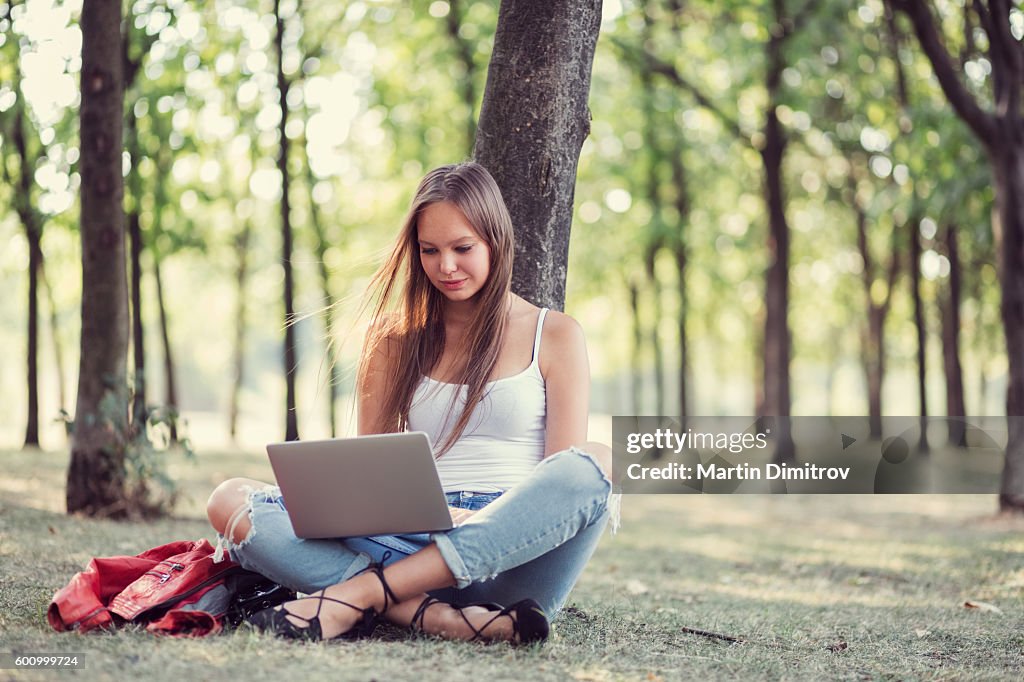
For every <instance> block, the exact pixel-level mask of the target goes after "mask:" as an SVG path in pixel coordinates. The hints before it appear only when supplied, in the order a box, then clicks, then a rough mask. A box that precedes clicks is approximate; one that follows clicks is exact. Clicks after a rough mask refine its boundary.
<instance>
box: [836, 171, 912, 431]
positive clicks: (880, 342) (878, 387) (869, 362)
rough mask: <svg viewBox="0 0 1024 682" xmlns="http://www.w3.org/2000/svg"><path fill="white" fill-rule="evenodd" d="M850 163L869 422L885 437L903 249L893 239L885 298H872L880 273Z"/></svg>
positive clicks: (862, 355) (871, 428)
mask: <svg viewBox="0 0 1024 682" xmlns="http://www.w3.org/2000/svg"><path fill="white" fill-rule="evenodd" d="M848 161H849V163H850V175H849V191H850V203H851V205H852V206H853V209H854V212H855V214H856V222H857V250H858V251H859V252H860V257H861V260H862V261H863V262H864V267H863V269H862V270H861V281H862V282H863V284H864V299H865V308H866V309H867V329H866V330H865V331H864V333H863V336H862V341H861V359H862V363H863V365H864V376H865V378H866V380H867V388H868V424H869V435H870V437H871V438H872V439H876V440H877V439H881V437H882V385H883V383H884V382H885V321H886V318H887V317H888V316H889V308H890V307H891V305H892V293H893V290H894V289H895V286H896V277H897V275H898V273H899V268H900V259H899V251H898V249H897V248H896V245H895V239H894V240H893V241H894V243H893V249H892V259H891V260H890V261H889V266H888V268H887V269H886V291H885V298H884V299H883V300H882V301H881V302H879V303H875V301H874V300H873V299H872V297H871V289H872V287H873V286H874V283H875V278H876V277H877V273H876V272H875V260H874V258H873V257H872V256H871V249H870V248H869V247H868V231H867V213H866V211H865V210H864V207H863V206H862V205H861V203H860V200H859V199H858V197H857V181H856V179H855V176H854V170H853V169H854V165H853V159H848Z"/></svg>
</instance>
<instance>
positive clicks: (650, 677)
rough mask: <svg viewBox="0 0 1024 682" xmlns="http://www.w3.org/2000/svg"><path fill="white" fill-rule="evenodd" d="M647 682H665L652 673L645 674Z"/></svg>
mask: <svg viewBox="0 0 1024 682" xmlns="http://www.w3.org/2000/svg"><path fill="white" fill-rule="evenodd" d="M647 682H665V681H664V679H663V678H661V677H659V676H658V675H655V674H654V673H647Z"/></svg>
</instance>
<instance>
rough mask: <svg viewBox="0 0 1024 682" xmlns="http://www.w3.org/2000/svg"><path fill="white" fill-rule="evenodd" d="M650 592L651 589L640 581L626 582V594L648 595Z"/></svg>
mask: <svg viewBox="0 0 1024 682" xmlns="http://www.w3.org/2000/svg"><path fill="white" fill-rule="evenodd" d="M649 590H650V588H649V587H647V585H645V584H644V583H642V582H640V581H639V580H627V581H626V592H629V593H630V594H646V593H647V592H648V591H649Z"/></svg>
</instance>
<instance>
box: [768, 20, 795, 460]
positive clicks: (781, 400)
mask: <svg viewBox="0 0 1024 682" xmlns="http://www.w3.org/2000/svg"><path fill="white" fill-rule="evenodd" d="M774 5H775V12H776V22H777V23H778V24H779V25H780V26H781V23H782V18H783V16H782V15H783V11H782V2H781V0H776V2H775V3H774ZM784 38H785V34H784V33H782V32H781V31H780V32H777V33H773V34H772V37H771V39H770V40H769V41H768V46H767V58H768V75H767V78H766V79H765V87H766V89H767V91H768V102H769V104H768V110H767V112H766V113H765V123H764V147H763V148H762V149H761V150H760V151H761V159H762V162H763V163H764V193H765V204H766V206H767V208H768V272H767V274H766V276H765V321H764V404H763V405H762V410H763V414H764V415H766V416H773V417H778V418H779V424H784V425H785V427H786V428H780V429H779V433H777V434H776V450H775V454H774V457H773V459H774V460H775V461H776V462H786V461H792V460H793V458H794V454H795V446H794V444H793V440H792V436H791V434H790V429H789V428H788V426H789V423H788V419H789V412H790V405H791V399H790V385H789V361H790V335H789V320H788V313H789V224H788V223H787V221H786V200H785V197H784V195H783V189H782V185H783V183H782V161H783V158H784V156H785V153H786V142H787V141H786V137H785V133H784V132H783V130H782V124H781V123H780V122H779V116H778V103H779V97H780V90H781V83H782V81H781V79H782V71H783V70H784V68H785V59H784V57H783V54H782V46H783V40H784Z"/></svg>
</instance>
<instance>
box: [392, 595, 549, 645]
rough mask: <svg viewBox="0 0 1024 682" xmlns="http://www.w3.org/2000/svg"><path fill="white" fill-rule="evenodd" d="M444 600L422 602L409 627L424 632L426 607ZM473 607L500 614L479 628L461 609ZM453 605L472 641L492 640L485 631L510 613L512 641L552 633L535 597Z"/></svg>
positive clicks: (541, 638)
mask: <svg viewBox="0 0 1024 682" xmlns="http://www.w3.org/2000/svg"><path fill="white" fill-rule="evenodd" d="M445 603H446V602H443V601H441V600H440V599H435V598H434V597H427V598H426V599H424V600H423V601H422V602H420V605H419V608H417V609H416V613H415V614H414V615H413V617H412V621H411V622H410V623H409V628H410V629H411V630H412V631H413V632H417V633H421V632H425V630H424V627H423V621H424V619H425V618H426V614H427V609H429V608H430V607H431V606H433V605H435V604H445ZM470 606H480V607H482V608H485V609H487V610H488V611H497V613H496V614H495V615H494V616H492V617H491V619H490V620H488V621H487V622H486V623H484V624H483V625H482V626H480V627H476V626H475V625H473V623H471V622H470V620H469V618H467V617H466V614H465V613H463V612H462V609H465V608H469V607H470ZM451 607H452V608H454V609H455V610H456V611H458V612H459V615H460V616H462V620H463V621H464V622H465V623H466V625H467V627H469V629H470V630H472V631H473V637H472V638H471V639H470V640H469V641H470V642H484V641H491V638H490V637H488V636H487V635H485V634H484V630H486V629H487V628H488V627H489V626H490V625H491V624H492V623H494V621H496V620H498V619H499V618H501V617H503V616H508V617H509V618H511V619H512V637H513V638H512V639H511V640H510V641H509V643H510V644H513V645H517V646H525V645H527V644H534V643H536V642H543V641H545V640H546V639H547V638H548V635H549V634H550V632H551V625H550V623H549V622H548V617H547V614H546V613H544V609H542V608H541V606H540V604H538V603H537V602H535V601H534V600H532V599H523V600H522V601H517V602H516V603H515V604H512V605H511V606H502V605H501V604H495V603H494V602H478V603H474V604H466V605H464V606H461V607H460V606H456V605H455V604H451Z"/></svg>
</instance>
